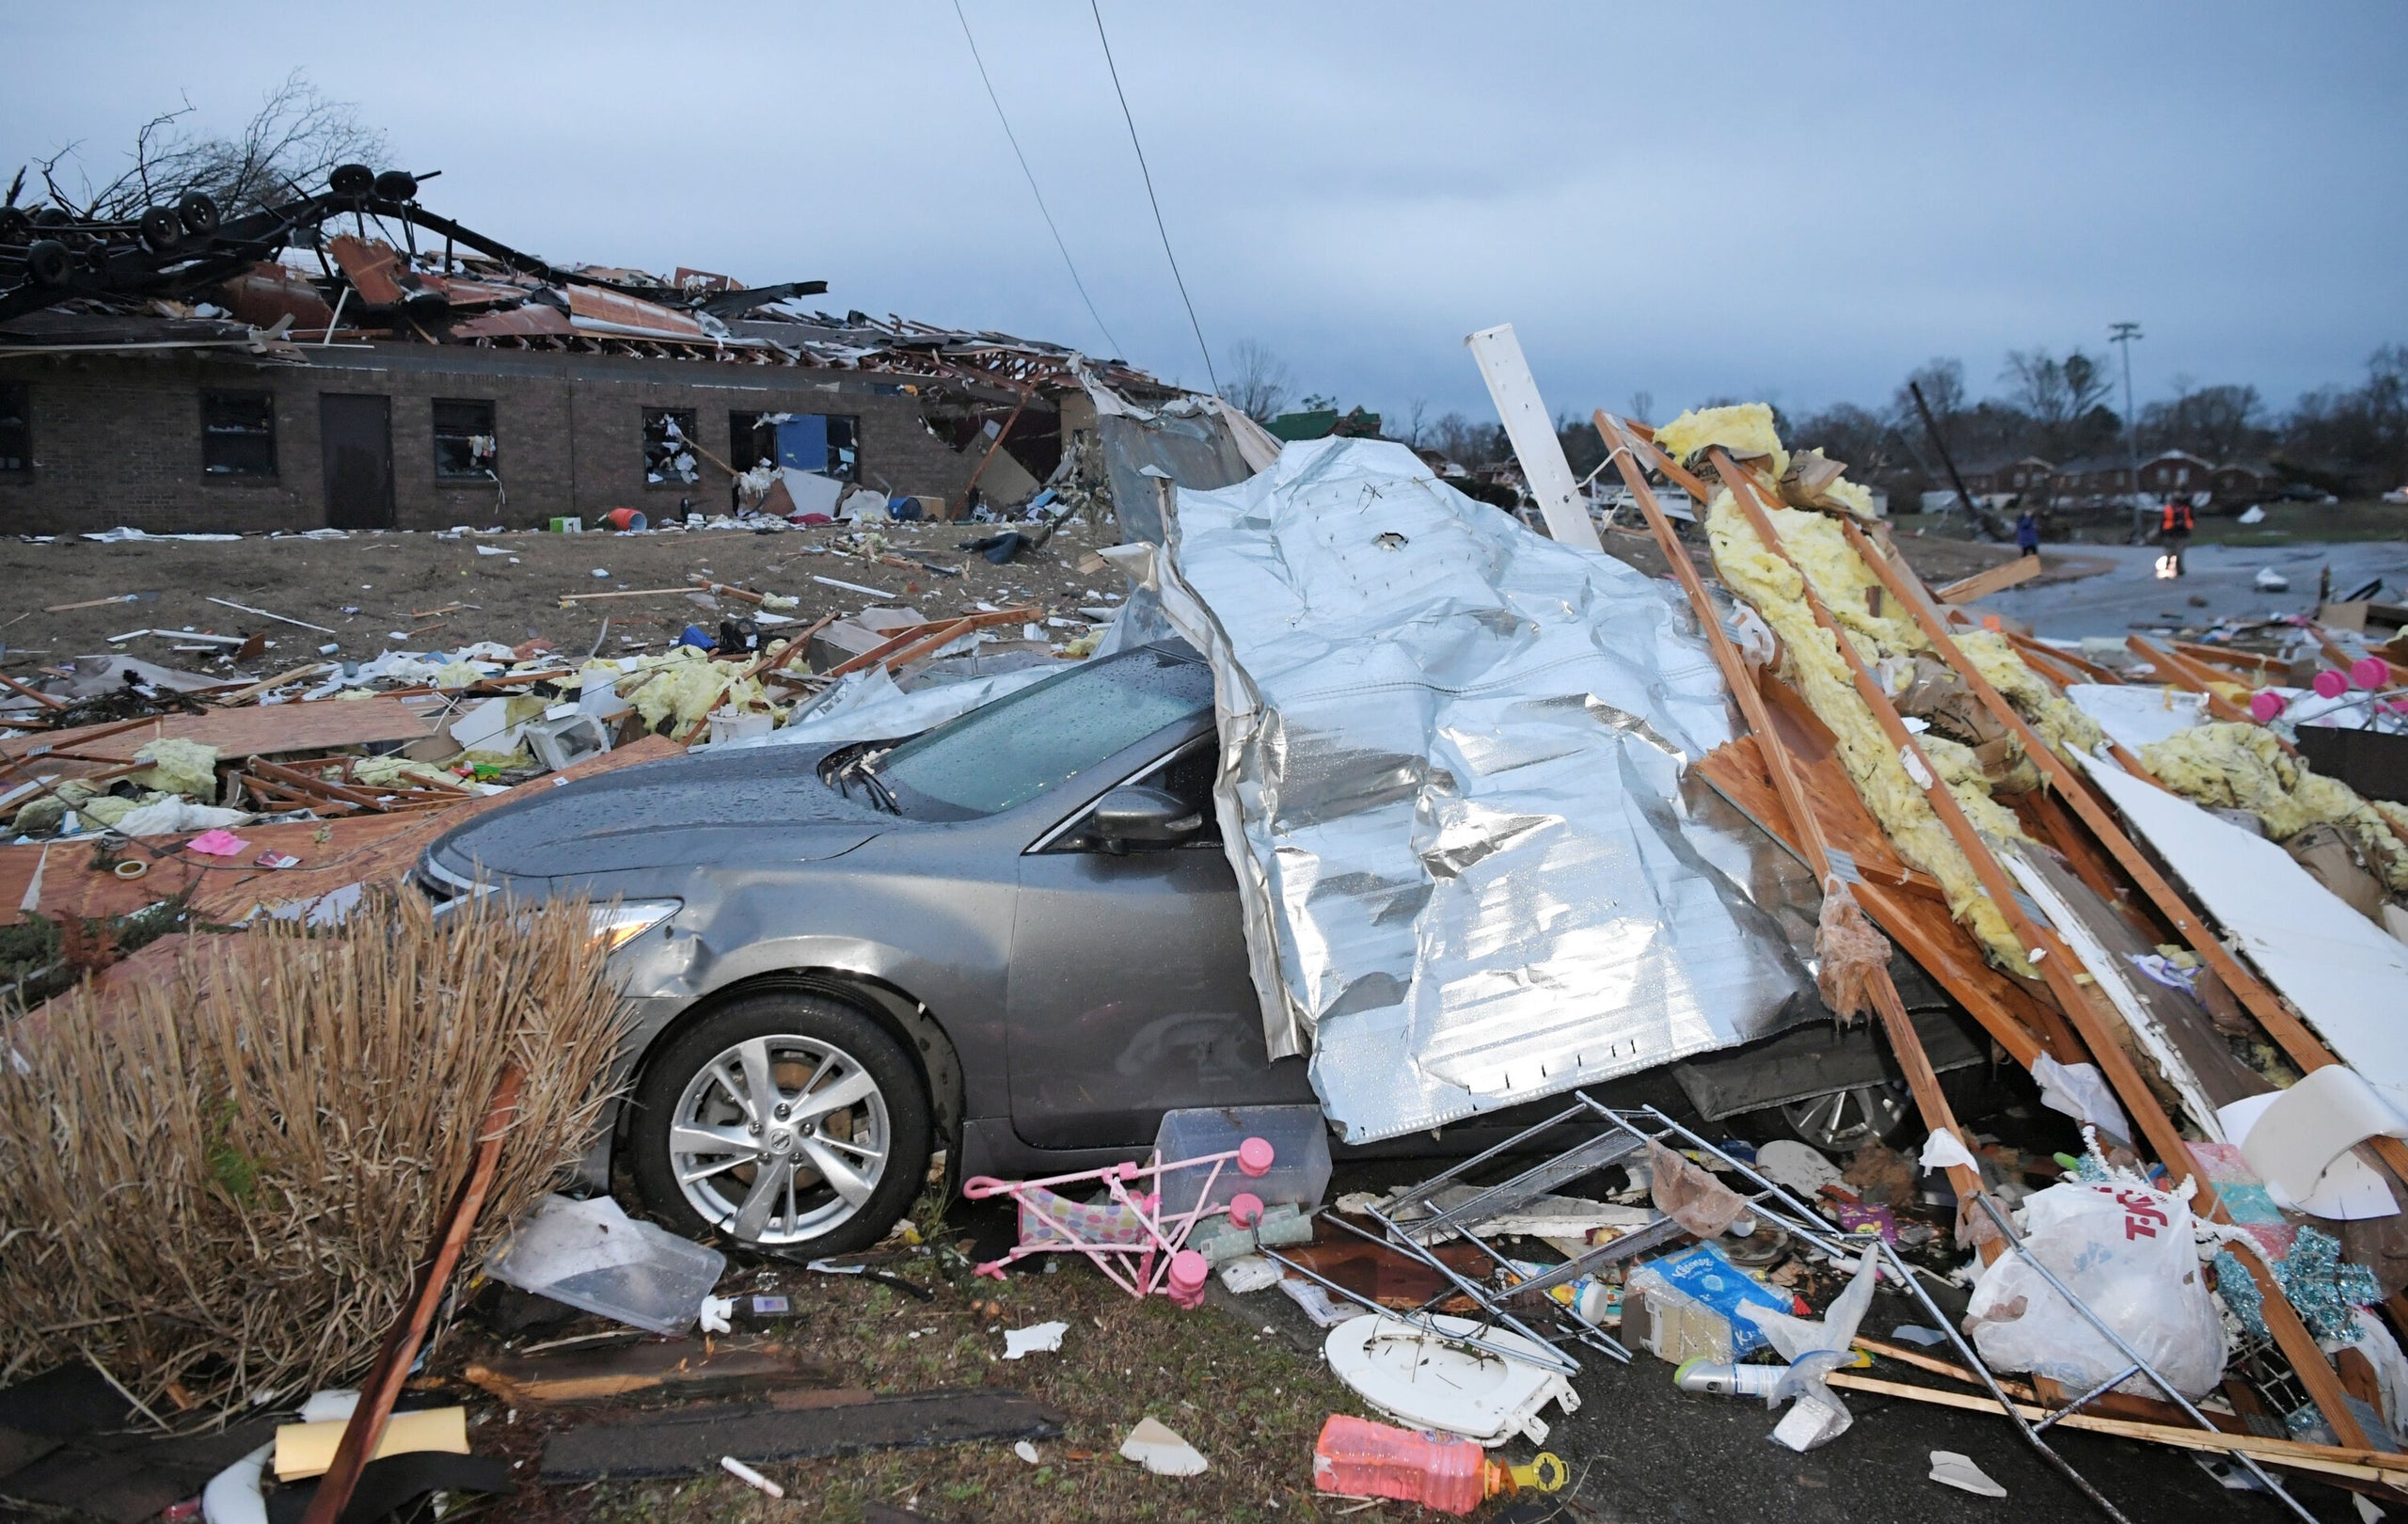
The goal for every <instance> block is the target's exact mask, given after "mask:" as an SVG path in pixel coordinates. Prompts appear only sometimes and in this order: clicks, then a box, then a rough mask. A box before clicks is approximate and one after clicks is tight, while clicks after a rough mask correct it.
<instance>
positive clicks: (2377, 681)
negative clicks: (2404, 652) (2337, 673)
mask: <svg viewBox="0 0 2408 1524" xmlns="http://www.w3.org/2000/svg"><path fill="white" fill-rule="evenodd" d="M2350 681H2352V682H2353V683H2355V684H2357V685H2358V686H2359V687H2360V688H2363V689H2365V690H2366V691H2368V692H2369V693H2371V692H2373V691H2376V690H2377V689H2382V688H2388V687H2390V686H2391V663H2390V662H2388V661H2385V660H2384V659H2383V658H2381V657H2360V658H2358V659H2357V660H2355V661H2353V662H2351V663H2350Z"/></svg>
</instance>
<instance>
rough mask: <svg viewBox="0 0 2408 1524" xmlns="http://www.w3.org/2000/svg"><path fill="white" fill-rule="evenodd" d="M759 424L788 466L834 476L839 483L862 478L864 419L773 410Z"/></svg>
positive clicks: (779, 459)
mask: <svg viewBox="0 0 2408 1524" xmlns="http://www.w3.org/2000/svg"><path fill="white" fill-rule="evenodd" d="M755 426H756V427H763V428H767V429H768V430H769V431H770V432H771V434H772V435H773V437H774V442H775V448H776V451H777V453H776V454H775V455H774V456H773V457H772V458H773V459H774V460H775V461H776V462H777V464H778V465H779V466H780V467H781V468H787V469H791V470H798V471H812V472H816V474H818V475H820V476H832V477H834V478H835V479H836V480H837V481H839V482H858V481H860V480H861V447H860V439H861V421H860V420H859V419H854V418H846V417H842V416H838V415H834V414H828V413H769V414H766V415H762V416H760V417H759V418H758V421H757V423H756V425H755Z"/></svg>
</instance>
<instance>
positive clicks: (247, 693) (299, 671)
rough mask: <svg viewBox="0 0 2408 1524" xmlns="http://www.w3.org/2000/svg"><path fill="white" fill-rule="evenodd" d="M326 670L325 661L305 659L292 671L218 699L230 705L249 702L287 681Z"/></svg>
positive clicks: (223, 703) (280, 686) (294, 680)
mask: <svg viewBox="0 0 2408 1524" xmlns="http://www.w3.org/2000/svg"><path fill="white" fill-rule="evenodd" d="M325 670H326V663H325V662H323V661H305V662H303V663H302V664H301V665H300V666H297V667H295V668H293V670H292V671H291V672H280V673H277V675H275V676H273V677H269V678H266V679H264V680H262V681H260V682H256V683H253V684H252V685H251V686H250V687H248V688H245V689H239V690H237V691H234V692H231V693H229V694H227V695H226V696H225V697H224V698H222V699H220V700H218V702H219V703H220V704H222V705H225V706H229V707H230V706H234V705H237V704H248V703H249V702H251V701H252V700H253V699H255V698H258V697H259V696H260V695H261V693H264V692H267V691H269V690H270V689H277V688H282V687H283V686H284V685H285V684H287V683H297V682H299V681H300V680H301V679H302V678H304V677H315V676H316V675H319V674H320V673H322V672H325Z"/></svg>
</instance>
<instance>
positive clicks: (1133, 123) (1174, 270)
mask: <svg viewBox="0 0 2408 1524" xmlns="http://www.w3.org/2000/svg"><path fill="white" fill-rule="evenodd" d="M1087 9H1089V10H1090V11H1093V12H1094V13H1095V35H1096V40H1097V41H1099V42H1101V43H1102V44H1103V66H1104V67H1105V68H1106V69H1109V70H1110V71H1112V93H1113V94H1115V95H1117V96H1118V97H1120V119H1121V120H1123V121H1125V122H1127V123H1128V124H1129V146H1130V147H1131V148H1133V149H1135V150H1136V151H1137V172H1138V173H1140V174H1142V175H1144V176H1145V177H1146V199H1147V200H1148V201H1149V202H1151V203H1152V204H1153V208H1154V231H1156V232H1158V233H1160V234H1162V237H1163V258H1164V259H1166V260H1168V261H1170V278H1172V279H1173V280H1176V281H1178V282H1179V299H1180V301H1181V302H1184V303H1186V305H1187V325H1188V326H1189V327H1191V328H1194V329H1195V330H1196V348H1197V349H1199V350H1201V351H1203V354H1204V373H1205V374H1206V375H1207V376H1209V377H1211V379H1212V392H1213V395H1215V396H1218V395H1219V394H1220V390H1221V378H1220V376H1219V375H1218V374H1216V373H1214V372H1213V370H1212V345H1210V344H1207V343H1206V342H1205V341H1204V325H1202V324H1201V323H1198V322H1196V303H1195V302H1194V301H1193V300H1191V299H1190V298H1189V296H1188V294H1187V278H1186V277H1185V276H1183V275H1180V273H1179V256H1178V255H1176V254H1174V253H1172V252H1171V251H1170V230H1169V229H1168V228H1165V227H1164V226H1163V203H1162V201H1161V200H1160V199H1159V198H1156V197H1155V195H1154V172H1153V171H1152V170H1151V169H1149V168H1147V167H1146V147H1145V145H1144V144H1142V143H1140V142H1138V141H1137V119H1136V118H1134V117H1133V116H1131V115H1130V114H1129V92H1128V91H1126V90H1124V89H1122V88H1121V87H1120V66H1119V65H1118V64H1116V63H1114V62H1113V61H1112V39H1110V38H1108V37H1106V36H1104V35H1103V11H1102V9H1101V7H1099V6H1098V5H1097V4H1096V0H1087Z"/></svg>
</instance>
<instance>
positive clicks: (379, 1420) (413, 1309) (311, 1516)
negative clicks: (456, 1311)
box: [301, 1063, 527, 1524]
mask: <svg viewBox="0 0 2408 1524" xmlns="http://www.w3.org/2000/svg"><path fill="white" fill-rule="evenodd" d="M526 1081H527V1076H526V1074H525V1073H524V1072H521V1071H520V1069H519V1068H518V1066H517V1065H516V1064H515V1063H514V1064H511V1065H509V1066H508V1067H507V1068H505V1069H503V1070H502V1072H501V1078H500V1080H499V1083H497V1084H496V1085H495V1086H494V1091H493V1101H492V1103H491V1104H489V1105H488V1106H486V1108H485V1117H484V1121H483V1125H482V1126H480V1127H479V1129H478V1131H477V1158H476V1163H475V1164H474V1165H472V1166H471V1167H469V1170H468V1178H467V1179H466V1180H464V1181H462V1182H461V1183H460V1187H459V1190H458V1192H457V1194H455V1195H454V1196H453V1197H452V1204H451V1206H450V1207H449V1208H447V1209H446V1210H445V1212H444V1214H443V1231H442V1232H441V1233H440V1234H439V1235H438V1236H437V1237H436V1243H435V1251H434V1253H433V1254H431V1255H429V1256H428V1257H427V1262H426V1263H425V1265H424V1266H423V1267H421V1269H420V1274H419V1278H418V1285H417V1287H416V1289H415V1290H414V1291H413V1292H412V1293H411V1295H410V1300H409V1306H408V1309H407V1310H406V1311H405V1312H404V1314H403V1316H402V1321H401V1322H399V1323H397V1324H395V1325H394V1326H393V1331H392V1332H391V1333H390V1334H388V1336H387V1337H386V1340H385V1347H384V1349H383V1350H382V1351H381V1352H380V1353H379V1354H378V1355H377V1357H376V1363H375V1365H374V1366H372V1368H371V1369H370V1371H369V1374H368V1380H367V1383H366V1384H365V1385H363V1386H362V1387H361V1388H360V1391H359V1405H358V1406H357V1407H356V1408H354V1409H352V1414H351V1421H350V1422H348V1423H346V1424H345V1425H343V1431H342V1441H341V1444H339V1445H337V1446H336V1447H335V1458H334V1463H333V1464H332V1465H330V1466H329V1467H327V1468H326V1474H325V1480H324V1481H322V1482H320V1483H319V1484H318V1490H317V1493H316V1494H315V1495H314V1496H313V1497H311V1498H310V1500H309V1512H308V1513H306V1514H304V1515H303V1516H301V1518H302V1524H335V1520H337V1519H339V1518H341V1516H342V1511H343V1505H344V1504H346V1503H348V1502H350V1501H351V1494H352V1489H353V1488H355V1487H356V1486H358V1485H359V1473H360V1471H361V1470H362V1469H363V1468H366V1466H367V1465H368V1462H369V1459H370V1458H371V1457H372V1455H374V1454H375V1453H376V1446H377V1442H378V1441H379V1440H380V1439H382V1438H383V1437H384V1434H385V1422H386V1421H387V1420H388V1419H389V1418H390V1417H391V1416H392V1412H393V1401H394V1399H395V1398H398V1397H399V1396H401V1394H402V1382H403V1380H404V1378H405V1377H406V1376H407V1375H408V1374H409V1373H410V1362H411V1361H412V1360H414V1359H416V1358H417V1357H418V1349H419V1345H420V1343H422V1342H423V1341H425V1339H426V1331H427V1329H428V1328H430V1327H432V1326H434V1323H435V1310H436V1304H437V1303H439V1302H441V1301H442V1300H443V1288H444V1286H445V1285H446V1284H448V1283H449V1282H450V1280H451V1279H452V1268H453V1267H454V1266H456V1265H457V1264H458V1263H459V1262H460V1255H461V1253H462V1251H464V1250H465V1249H467V1246H468V1234H469V1233H470V1232H472V1231H473V1230H475V1228H476V1226H477V1214H478V1213H480V1212H482V1211H483V1210H484V1204H485V1193H486V1192H487V1191H489V1190H491V1189H492V1188H493V1177H494V1172H495V1170H496V1169H497V1168H499V1166H500V1164H501V1140H502V1135H504V1134H505V1133H507V1132H508V1131H509V1128H510V1123H511V1120H512V1119H513V1118H515V1117H516V1116H517V1114H518V1093H519V1091H520V1089H521V1088H522V1087H524V1086H525V1084H526Z"/></svg>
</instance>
